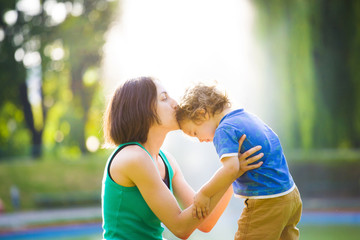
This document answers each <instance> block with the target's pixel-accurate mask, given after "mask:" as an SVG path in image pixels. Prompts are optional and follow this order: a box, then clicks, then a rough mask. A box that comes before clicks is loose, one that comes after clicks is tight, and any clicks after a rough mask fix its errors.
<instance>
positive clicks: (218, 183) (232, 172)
mask: <svg viewBox="0 0 360 240" xmlns="http://www.w3.org/2000/svg"><path fill="white" fill-rule="evenodd" d="M242 138H243V139H242V141H243V140H244V139H245V137H244V136H243V137H242ZM260 149H261V146H257V147H254V148H252V149H251V150H249V151H247V152H245V153H244V154H240V153H239V156H236V157H235V156H234V157H225V158H222V161H221V162H222V164H223V166H222V167H221V168H220V169H218V171H217V172H216V173H215V174H214V176H213V177H212V178H211V179H210V180H209V181H208V182H207V183H206V184H205V185H204V186H202V187H201V189H200V190H199V191H198V193H197V194H196V195H195V198H194V205H195V207H194V208H193V217H196V216H197V217H198V218H202V217H206V216H207V215H208V206H209V202H210V198H211V197H212V196H214V194H216V193H217V192H219V191H221V190H222V189H223V188H226V187H227V186H229V185H231V183H232V182H234V181H235V179H236V178H238V177H240V176H241V175H242V174H244V173H245V172H246V171H249V170H252V169H255V168H258V167H260V166H261V165H262V162H259V163H257V164H254V165H249V164H251V163H253V162H255V161H257V160H259V158H261V157H262V156H263V153H260V154H258V155H257V156H255V157H251V158H248V159H247V157H248V156H250V155H251V154H253V153H254V152H256V151H259V150H260Z"/></svg>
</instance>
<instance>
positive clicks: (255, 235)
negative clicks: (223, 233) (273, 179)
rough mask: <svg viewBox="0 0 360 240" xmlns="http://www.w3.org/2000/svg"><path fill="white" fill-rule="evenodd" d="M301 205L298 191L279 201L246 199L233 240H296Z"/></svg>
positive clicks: (281, 197) (295, 190)
mask: <svg viewBox="0 0 360 240" xmlns="http://www.w3.org/2000/svg"><path fill="white" fill-rule="evenodd" d="M301 212H302V202H301V198H300V193H299V190H298V189H297V187H295V189H294V190H293V191H292V192H290V193H288V194H286V195H284V196H280V197H276V198H268V199H247V200H246V201H245V208H244V210H243V212H242V214H241V216H240V219H239V220H238V225H239V228H238V231H237V232H236V234H235V240H277V239H281V240H294V239H299V235H300V234H299V229H298V228H297V227H296V225H297V224H298V222H299V221H300V217H301Z"/></svg>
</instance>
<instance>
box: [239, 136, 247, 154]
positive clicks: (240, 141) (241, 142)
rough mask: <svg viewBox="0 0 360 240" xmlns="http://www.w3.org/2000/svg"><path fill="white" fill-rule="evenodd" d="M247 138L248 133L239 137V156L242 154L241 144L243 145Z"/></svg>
mask: <svg viewBox="0 0 360 240" xmlns="http://www.w3.org/2000/svg"><path fill="white" fill-rule="evenodd" d="M245 138H246V135H245V134H243V135H242V136H241V138H240V139H239V149H238V155H239V156H240V155H241V153H240V150H241V146H242V145H243V143H244V140H245Z"/></svg>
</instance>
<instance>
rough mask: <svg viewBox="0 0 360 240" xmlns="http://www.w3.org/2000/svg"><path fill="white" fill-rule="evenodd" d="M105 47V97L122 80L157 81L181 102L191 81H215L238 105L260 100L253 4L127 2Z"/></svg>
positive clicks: (186, 0)
mask: <svg viewBox="0 0 360 240" xmlns="http://www.w3.org/2000/svg"><path fill="white" fill-rule="evenodd" d="M122 2H123V4H122V5H121V6H120V8H121V12H122V15H121V17H120V19H119V20H118V22H119V24H117V25H115V26H114V27H113V28H112V29H111V30H110V31H109V33H108V39H107V43H106V45H105V46H104V52H105V58H104V60H103V70H104V78H105V93H106V94H109V93H110V92H111V91H112V90H113V89H114V87H115V86H116V85H118V84H119V83H121V82H122V81H124V80H126V79H128V78H131V77H136V76H140V75H150V76H154V77H156V78H158V79H160V81H162V83H163V84H164V86H165V87H166V88H167V90H168V92H169V93H170V94H171V95H172V96H173V97H174V98H175V99H176V100H179V98H180V96H181V95H182V94H183V92H184V91H185V89H186V88H187V87H188V86H189V85H190V84H191V83H192V82H198V81H202V82H213V81H214V80H216V81H217V82H218V83H219V84H220V85H222V87H223V88H224V89H225V90H226V92H227V93H228V94H229V96H230V98H231V99H232V101H233V102H234V105H237V104H240V106H243V105H246V106H247V108H258V107H259V105H260V103H259V100H260V97H261V89H260V86H259V85H260V84H259V81H260V80H259V79H260V78H261V76H260V75H259V71H257V67H258V64H259V63H258V62H257V58H258V57H259V56H258V50H257V49H256V46H255V43H254V42H255V41H254V39H253V35H254V34H253V32H252V31H253V18H254V13H253V9H252V6H251V4H250V2H249V1H237V0H228V1H205V0H201V1H191V0H183V1H166V0H154V1H146V0H124V1H122Z"/></svg>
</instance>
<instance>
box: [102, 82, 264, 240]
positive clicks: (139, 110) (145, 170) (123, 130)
mask: <svg viewBox="0 0 360 240" xmlns="http://www.w3.org/2000/svg"><path fill="white" fill-rule="evenodd" d="M176 108H177V103H176V101H175V100H174V99H172V98H171V97H170V96H169V95H168V93H167V92H166V91H165V89H164V88H163V86H162V85H161V84H160V83H159V82H158V81H156V80H154V79H153V78H150V77H140V78H136V79H131V80H129V81H127V82H125V83H124V84H123V85H122V86H121V87H119V88H118V89H116V91H115V93H114V95H113V96H112V98H111V100H110V102H109V105H108V108H107V111H106V114H105V119H104V120H105V121H104V132H105V138H106V141H107V142H108V143H110V144H112V145H115V146H118V147H117V149H116V150H115V151H114V152H113V154H112V155H111V156H110V157H109V160H108V163H107V165H106V168H105V171H104V178H103V185H102V211H103V212H102V213H103V229H104V232H103V238H104V239H108V240H109V239H136V240H138V239H139V240H141V239H150V240H152V239H162V232H163V228H162V227H161V222H162V223H163V224H164V225H165V226H166V227H167V228H168V229H169V230H170V231H171V232H172V233H173V234H174V235H176V236H177V237H179V238H182V239H186V238H188V237H189V236H190V234H191V233H192V232H193V231H194V230H195V229H196V228H197V227H198V228H199V230H201V231H205V232H208V231H210V230H211V229H212V227H213V226H214V224H215V223H216V221H217V220H218V218H219V217H220V215H221V214H222V212H223V211H224V209H225V208H226V206H227V204H228V202H229V200H230V197H231V194H232V191H231V190H232V189H231V188H229V187H230V186H227V188H226V189H222V191H220V192H218V193H217V194H216V195H215V196H214V197H212V198H211V206H210V211H212V210H214V208H215V206H216V205H217V203H219V201H220V202H221V204H218V206H217V207H216V209H215V210H214V211H213V212H212V213H211V214H210V216H208V217H207V218H206V219H197V218H193V217H192V209H191V207H192V203H193V197H194V195H195V193H194V190H193V189H192V188H191V187H190V186H189V184H188V183H187V182H186V181H185V179H184V177H183V174H182V173H181V170H180V168H179V166H178V164H177V163H176V160H175V159H174V157H172V156H171V155H170V154H169V153H164V152H163V151H161V150H160V148H161V146H162V144H163V142H164V140H165V137H166V134H167V133H168V132H170V131H173V130H177V129H179V126H178V123H177V121H176V118H175V109H176ZM244 139H245V137H243V138H242V139H241V140H240V142H239V145H240V146H241V144H242V141H243V140H244ZM258 150H259V148H253V149H250V150H249V151H247V152H245V153H243V154H240V153H239V161H240V169H239V176H240V175H241V174H243V173H244V172H245V171H248V170H251V169H254V168H257V167H259V166H260V164H261V163H258V164H255V165H249V166H248V164H250V163H253V162H255V161H257V160H258V159H260V158H261V156H259V155H256V156H254V157H251V158H249V159H247V160H246V158H247V157H248V156H250V155H252V154H253V153H254V152H256V151H258ZM237 177H238V176H237ZM234 180H235V179H234ZM228 189H229V190H228ZM227 190H228V191H227ZM225 192H226V194H225V196H224V197H223V195H224V193H225ZM222 197H223V198H222ZM221 198H222V199H221ZM179 205H180V206H181V207H180V206H179Z"/></svg>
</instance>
